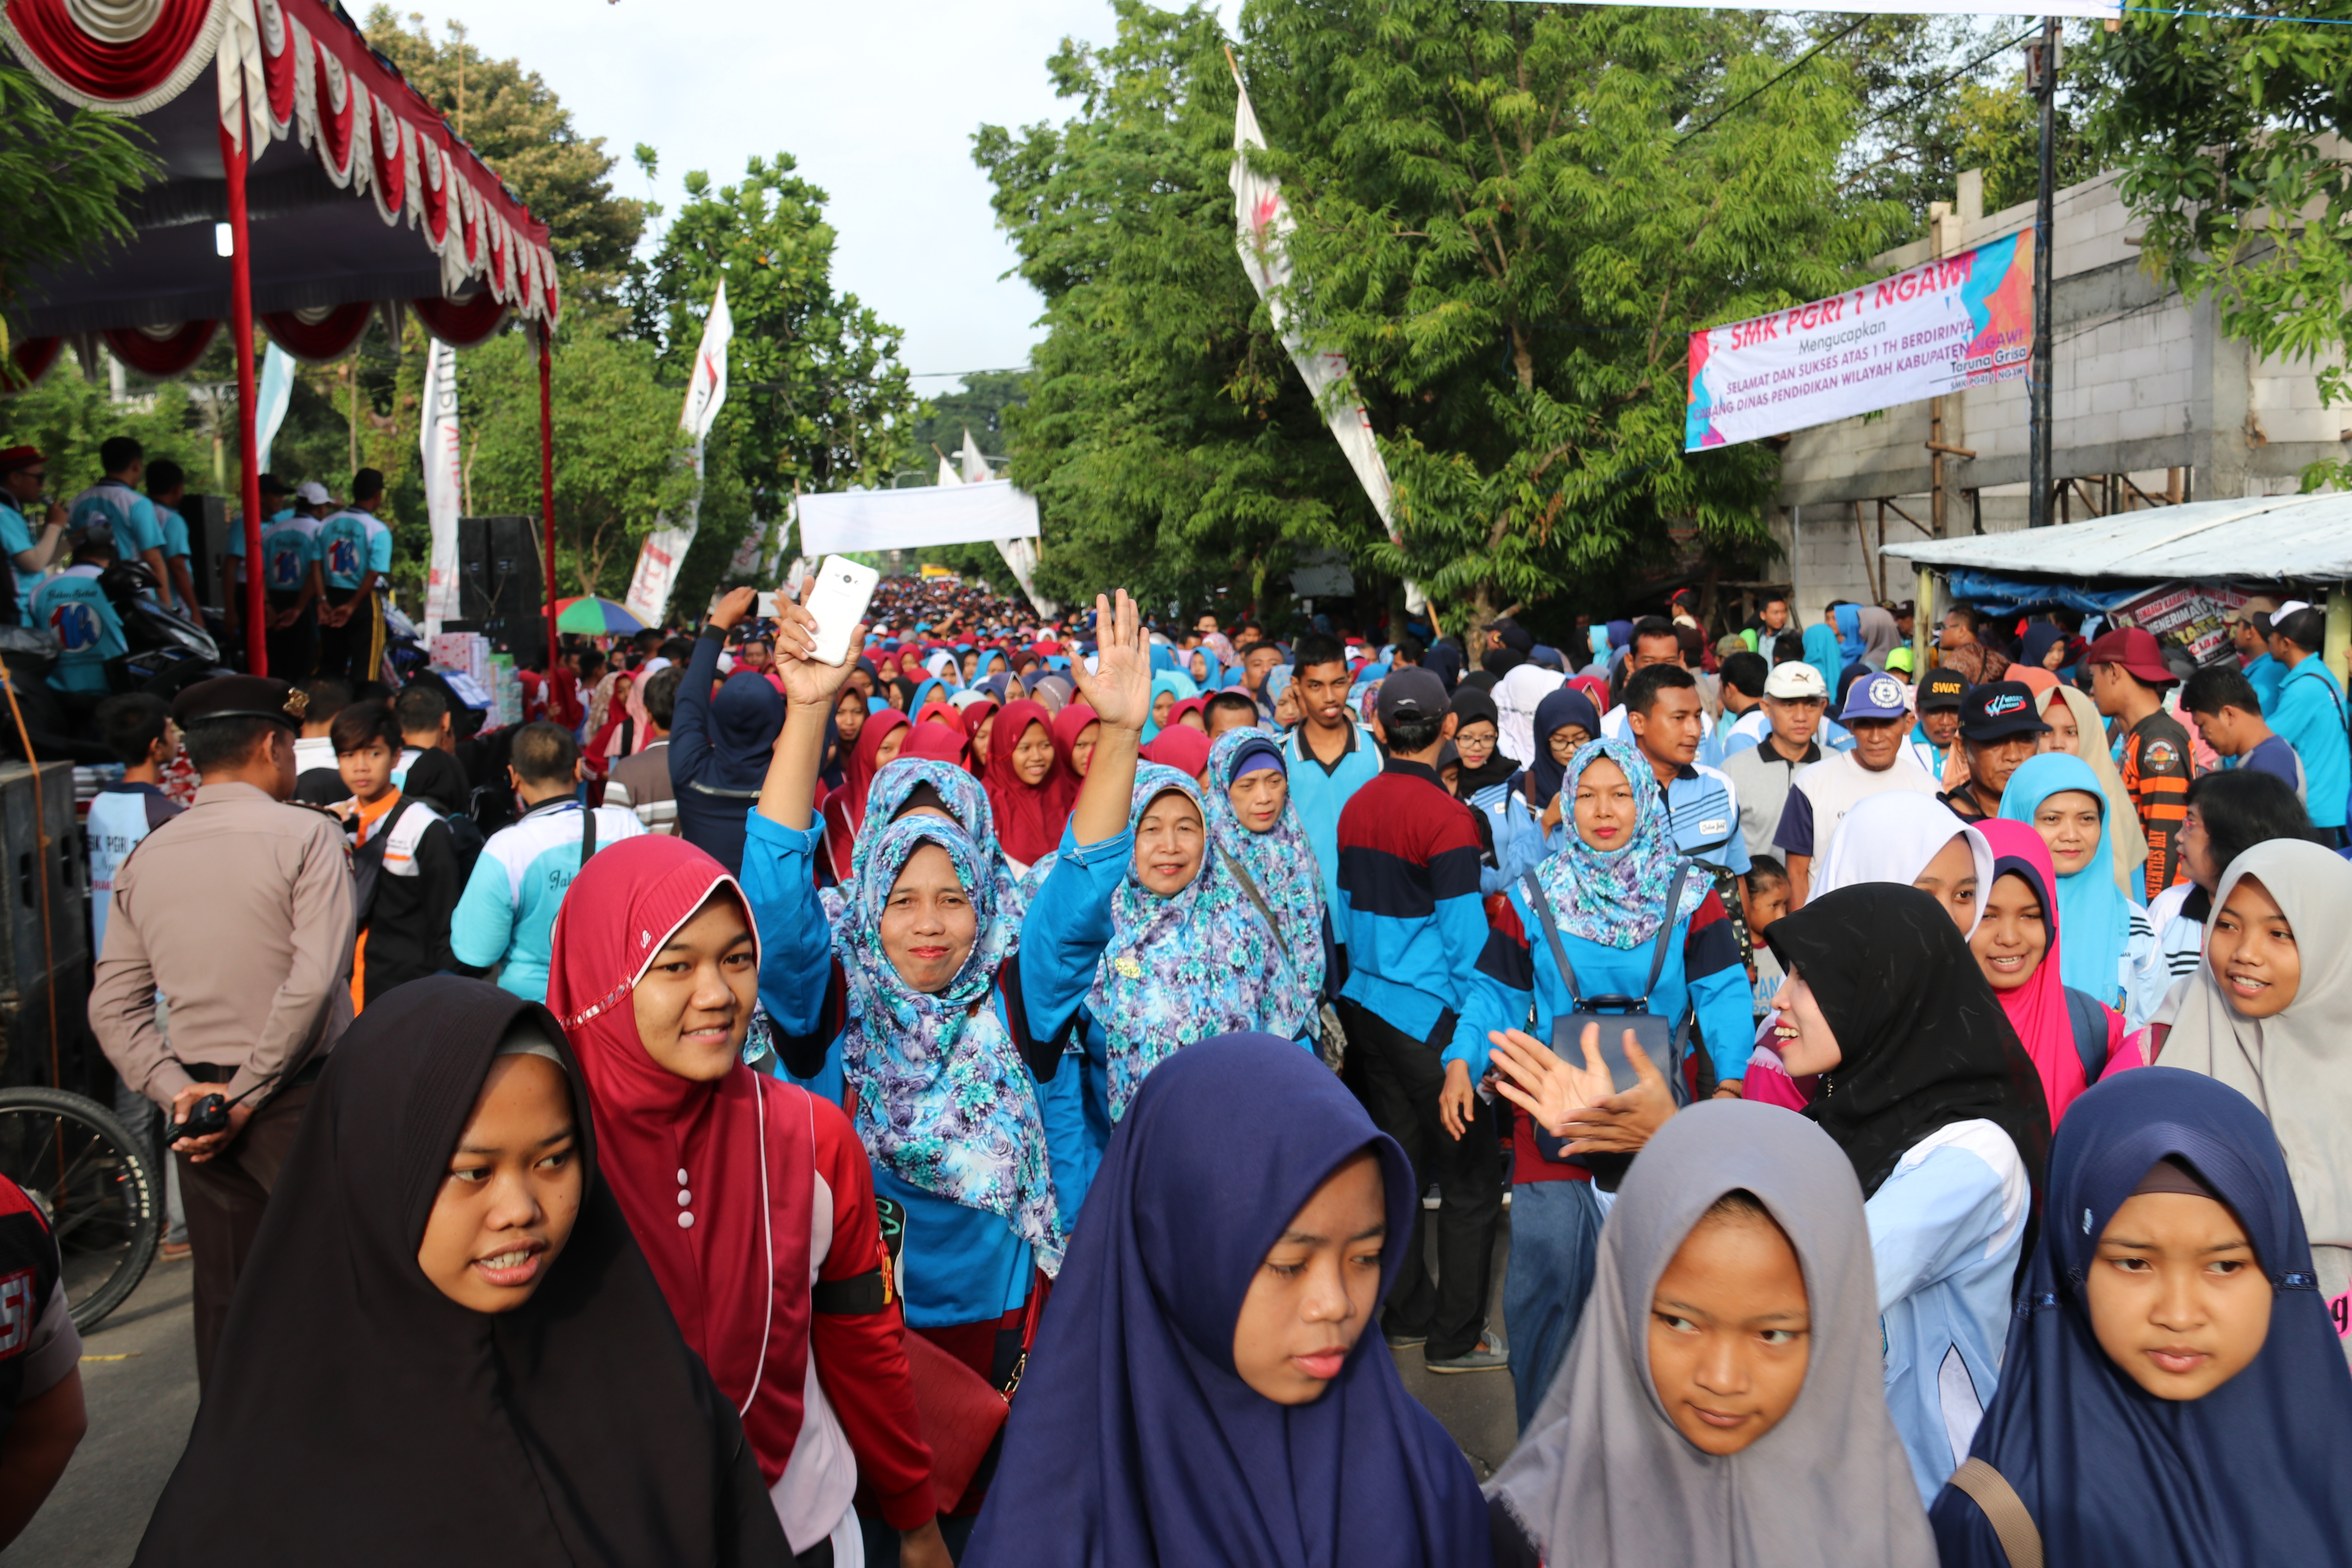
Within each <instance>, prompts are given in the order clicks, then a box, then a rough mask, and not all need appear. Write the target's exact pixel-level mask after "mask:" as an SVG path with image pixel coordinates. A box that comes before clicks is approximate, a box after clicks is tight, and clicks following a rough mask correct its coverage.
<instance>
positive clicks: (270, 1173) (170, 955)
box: [89, 675, 353, 1381]
mask: <svg viewBox="0 0 2352 1568" xmlns="http://www.w3.org/2000/svg"><path fill="white" fill-rule="evenodd" d="M306 700H307V699H306V698H305V697H304V694H303V693H302V692H301V691H299V690H298V689H295V688H294V687H291V686H289V685H288V684H287V683H286V682H285V681H282V680H273V679H267V678H263V677H259V676H250V675H229V676H222V677H219V678H218V679H213V680H206V681H201V682H199V683H197V684H196V685H194V686H191V687H190V688H188V689H187V690H185V691H184V692H182V693H181V694H180V699H179V700H178V701H177V702H175V703H173V707H172V717H173V720H174V721H176V722H177V723H178V724H179V726H180V729H181V731H183V735H184V740H183V744H184V746H185V747H186V749H187V752H188V756H189V760H190V761H192V762H193V763H195V766H196V770H197V772H198V773H199V774H200V775H201V776H202V781H203V782H202V787H201V788H199V789H198V790H197V791H196V803H195V805H194V806H192V807H190V808H189V809H188V810H187V811H186V812H185V813H184V814H182V815H181V816H177V817H174V818H173V820H172V821H170V822H168V823H165V824H164V825H163V827H162V828H160V829H158V830H157V831H155V832H153V833H152V834H150V835H149V836H148V837H147V838H146V840H145V841H144V842H143V843H142V844H141V845H140V846H139V847H138V848H137V849H135V850H133V851H132V852H131V856H130V858H128V859H126V860H124V861H123V862H122V864H121V867H120V868H118V869H117V870H116V872H115V878H114V910H113V914H112V916H111V918H110V919H109V921H107V927H106V946H105V949H104V951H103V952H100V955H99V961H98V976H97V984H96V987H95V989H93V990H92V992H91V993H90V999H89V1021H90V1027H91V1029H92V1030H93V1031H95V1032H96V1034H97V1036H98V1041H99V1045H100V1047H101V1048H102V1049H104V1051H105V1052H106V1056H107V1059H108V1060H109V1061H110V1062H112V1063H113V1064H114V1068H115V1070H116V1071H118V1072H120V1073H121V1075H122V1078H123V1081H124V1082H126V1083H128V1084H130V1085H131V1087H132V1088H133V1089H138V1090H139V1091H140V1092H141V1093H142V1094H144V1095H146V1096H147V1097H148V1098H149V1099H150V1100H153V1101H154V1102H155V1103H156V1104H158V1105H160V1106H162V1107H163V1108H164V1110H166V1112H167V1113H168V1114H169V1115H170V1117H171V1119H172V1121H173V1123H174V1124H177V1123H179V1122H182V1121H186V1120H187V1118H188V1113H189V1111H190V1110H192V1109H193V1108H194V1105H195V1104H196V1102H197V1101H199V1100H202V1099H203V1098H204V1097H205V1096H206V1095H211V1094H219V1095H223V1096H225V1097H226V1099H227V1100H228V1101H229V1108H228V1127H227V1129H226V1131H221V1132H216V1133H214V1134H211V1135H210V1136H207V1137H201V1138H180V1139H178V1140H176V1141H175V1142H173V1145H172V1147H173V1149H174V1150H175V1151H176V1152H178V1154H179V1157H180V1159H179V1164H180V1181H181V1187H182V1193H183V1195H184V1201H185V1204H186V1208H187V1219H188V1238H189V1240H190V1241H191V1242H193V1243H194V1246H195V1254H196V1256H195V1289H194V1295H195V1332H196V1376H197V1378H198V1379H199V1381H201V1380H202V1379H203V1378H204V1377H205V1375H206V1374H207V1373H208V1372H209V1371H210V1367H211V1363H212V1354H213V1347H214V1346H215V1344H216V1343H217V1342H219V1338H220V1331H221V1325H222V1323H223V1321H225V1320H226V1317H227V1315H228V1304H229V1298H230V1296H231V1295H232V1294H233V1293H234V1292H235V1290H236V1278H237V1273H238V1270H239V1269H240V1268H242V1266H243V1264H244V1262H245V1258H246V1254H247V1251H249V1250H250V1249H251V1247H252V1245H253V1238H254V1235H255V1232H256V1231H257V1230H258V1229H259V1227H260V1225H261V1213H262V1209H263V1207H264V1206H265V1205H267V1204H268V1199H269V1189H270V1186H271V1184H273V1183H274V1182H275V1181H276V1180H277V1176H278V1167H279V1166H280V1165H281V1164H282V1163H284V1161H285V1158H286V1154H287V1151H288V1150H289V1148H290V1147H291V1146H292V1144H293V1142H294V1131H295V1128H296V1126H297V1125H298V1124H299V1122H300V1121H301V1117H302V1108H303V1106H304V1104H305V1103H306V1102H308V1100H310V1085H311V1084H312V1083H313V1082H315V1081H316V1080H317V1079H318V1076H319V1073H320V1068H323V1067H324V1066H325V1064H326V1058H327V1053H328V1052H329V1051H330V1050H331V1049H332V1048H333V1047H334V1043H335V1041H336V1040H337V1039H338V1038H339V1037H341V1034H342V1032H343V1028H344V1026H346V1025H348V1024H349V1023H350V1022H351V1017H352V998H351V971H352V935H353V931H352V877H351V868H350V861H349V858H348V856H347V854H346V851H345V849H344V847H343V835H342V831H341V828H340V827H339V826H337V824H336V822H335V820H334V818H332V817H331V816H326V815H325V814H323V813H320V812H314V811H310V810H307V809H305V808H302V807H299V806H292V805H284V804H281V803H283V802H285V801H287V800H289V799H290V798H291V797H292V795H293V794H294V741H295V738H296V736H297V735H299V733H300V731H301V723H302V710H303V707H304V705H305V703H306ZM158 991H161V992H162V993H163V994H164V995H166V996H168V997H170V998H171V1003H172V1033H171V1037H170V1039H169V1040H166V1039H165V1038H164V1037H163V1033H162V1032H161V1031H160V1030H159V1029H157V1027H156V1026H155V994H156V993H157V992H158Z"/></svg>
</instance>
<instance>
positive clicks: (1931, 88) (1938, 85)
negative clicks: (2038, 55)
mask: <svg viewBox="0 0 2352 1568" xmlns="http://www.w3.org/2000/svg"><path fill="white" fill-rule="evenodd" d="M2041 30H2042V24H2040V23H2039V22H2036V23H2035V24H2034V25H2033V26H2031V27H2028V28H2026V29H2025V31H2023V32H2021V33H2020V34H2018V35H2017V37H2013V38H2004V39H2002V40H2001V41H2000V43H1998V44H1995V45H1994V46H1993V47H1990V48H1989V49H1987V50H1986V51H1985V52H1984V53H1982V54H1980V55H1979V56H1978V57H1977V58H1974V59H1972V60H1970V61H1969V63H1968V64H1966V65H1964V66H1962V67H1960V68H1959V69H1958V70H1956V71H1954V72H1953V73H1952V74H1951V75H1949V76H1948V77H1946V78H1944V79H1943V80H1941V81H1938V82H1934V83H1931V84H1929V85H1928V86H1927V87H1924V88H1921V89H1919V90H1918V91H1917V92H1916V93H1913V94H1912V95H1911V96H1910V97H1909V98H1907V99H1906V100H1903V101H1902V102H1901V103H1898V104H1896V105H1895V107H1894V108H1892V109H1890V110H1885V112H1883V113H1879V114H1874V115H1872V116H1871V117H1870V118H1869V119H1868V120H1865V121H1863V122H1862V123H1861V124H1859V125H1857V126H1855V127H1854V128H1853V129H1854V132H1855V133H1856V134H1857V135H1858V134H1860V133H1861V132H1864V131H1867V130H1869V129H1870V128H1871V127H1872V126H1874V125H1875V124H1877V123H1878V122H1879V121H1882V120H1888V119H1892V118H1893V117H1894V116H1895V115H1897V114H1900V113H1902V112H1903V111H1904V110H1906V109H1909V108H1910V107H1911V106H1912V105H1914V104H1916V103H1917V102H1918V101H1919V100H1921V99H1924V98H1926V97H1927V95H1928V94H1929V93H1932V92H1941V91H1942V90H1943V89H1946V88H1948V87H1949V86H1951V85H1952V83H1954V82H1956V81H1958V80H1959V79H1960V78H1962V77H1964V76H1966V75H1968V74H1969V72H1970V71H1972V70H1974V69H1976V68H1977V67H1979V66H1980V65H1982V64H1984V63H1985V61H1987V60H1989V59H1990V58H1993V56H1995V55H1997V54H1999V53H2000V52H2001V50H2003V49H2012V48H2015V47H2017V46H2018V45H2020V44H2021V43H2023V42H2025V40H2026V39H2028V38H2030V37H2033V35H2034V34H2036V33H2038V32H2040V31H2041Z"/></svg>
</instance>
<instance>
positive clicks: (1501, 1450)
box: [0, 1209, 1517, 1568]
mask: <svg viewBox="0 0 2352 1568" xmlns="http://www.w3.org/2000/svg"><path fill="white" fill-rule="evenodd" d="M1503 1212H1504V1224H1503V1238H1502V1239H1503V1245H1499V1246H1497V1247H1496V1249H1495V1280H1494V1289H1493V1292H1492V1299H1493V1301H1494V1303H1495V1305H1494V1307H1493V1309H1492V1310H1493V1312H1494V1316H1495V1319H1496V1321H1497V1322H1498V1323H1499V1322H1500V1321H1501V1318H1502V1300H1503V1286H1502V1279H1503V1261H1504V1256H1505V1254H1506V1253H1507V1251H1508V1250H1509V1248H1508V1239H1509V1231H1510V1220H1509V1215H1510V1211H1509V1210H1508V1209H1506V1210H1504V1211H1503ZM1426 1228H1427V1227H1424V1230H1426ZM1429 1240H1430V1242H1431V1246H1432V1254H1433V1251H1434V1238H1433V1237H1431V1238H1429ZM193 1278H194V1271H193V1270H192V1268H191V1267H190V1266H189V1265H188V1264H186V1263H162V1262H158V1263H157V1264H156V1265H155V1267H154V1268H152V1269H150V1270H149V1271H148V1275H147V1278H146V1279H144V1280H142V1281H141V1282H140V1286H139V1289H137V1290H136V1291H134V1292H133V1293H132V1294H131V1300H128V1301H126V1302H124V1303H123V1304H122V1306H121V1308H120V1309H119V1310H116V1311H115V1312H114V1314H113V1315H112V1316H111V1317H110V1318H108V1319H107V1320H106V1321H105V1322H103V1323H100V1325H99V1326H98V1330H97V1331H96V1332H94V1333H92V1334H90V1335H89V1337H88V1339H87V1340H85V1341H84V1342H83V1345H82V1363H81V1378H82V1389H83V1393H84V1395H85V1397H86V1398H87V1399H88V1401H89V1436H87V1437H84V1438H83V1439H82V1444H81V1447H80V1448H79V1450H78V1451H77V1452H76V1453H75V1455H74V1458H73V1463H72V1465H71V1466H70V1467H68V1468H67V1470H66V1473H65V1478H64V1479H62V1480H60V1481H59V1482H58V1489H57V1490H55V1491H54V1492H51V1493H50V1494H49V1500H48V1502H47V1505H46V1506H44V1507H43V1508H42V1510H41V1511H40V1512H39V1513H37V1514H36V1515H35V1516H34V1518H33V1522H32V1523H31V1525H29V1526H28V1527H27V1528H26V1531H25V1533H24V1534H23V1535H22V1536H20V1537H18V1538H17V1540H16V1544H15V1545H14V1546H11V1547H10V1548H9V1549H8V1550H7V1551H5V1552H0V1568H126V1565H127V1564H128V1563H130V1561H131V1554H132V1553H133V1552H136V1551H137V1550H138V1546H139V1538H140V1535H141V1534H142V1532H143V1531H145V1530H146V1528H147V1516H148V1515H149V1514H150V1513H152V1511H153V1510H154V1507H155V1500H156V1499H158V1498H159V1497H161V1496H162V1495H163V1483H164V1482H165V1481H166V1480H168V1479H171V1474H172V1467H173V1465H175V1464H177V1463H178V1462H179V1458H180V1450H181V1448H182V1447H184V1446H185V1444H186V1442H187V1436H188V1427H189V1426H190V1424H191V1423H192V1422H194V1419H195V1415H196V1357H195V1350H194V1341H193V1339H192V1338H191V1332H192V1331H191V1329H190V1313H189V1299H190V1298H189V1283H190V1281H191V1279H193ZM1373 1331H1374V1332H1378V1330H1377V1328H1376V1329H1374V1330H1373ZM1391 1354H1393V1355H1394V1356H1395V1357H1396V1363H1397V1366H1398V1369H1399V1370H1400V1371H1401V1372H1402V1373H1403V1374H1404V1383H1405V1386H1406V1387H1407V1388H1409V1389H1411V1390H1412V1393H1413V1394H1414V1396H1415V1397H1417V1398H1418V1399H1420V1400H1421V1402H1422V1403H1423V1404H1424V1405H1428V1406H1429V1408H1430V1409H1431V1410H1432V1411H1433V1412H1434V1413H1435V1415H1437V1418H1438V1419H1439V1420H1440V1421H1443V1422H1444V1424H1445V1427H1446V1430H1448V1431H1449V1432H1451V1433H1453V1434H1454V1441H1455V1442H1457V1443H1459V1444H1461V1445H1462V1449H1463V1452H1465V1454H1467V1455H1468V1456H1469V1457H1470V1463H1471V1465H1472V1467H1473V1468H1475V1469H1476V1471H1477V1472H1478V1479H1480V1480H1482V1481H1483V1480H1485V1479H1486V1478H1487V1477H1488V1476H1491V1475H1493V1474H1494V1473H1495V1468H1496V1466H1498V1465H1500V1464H1501V1463H1502V1462H1503V1458H1504V1456H1505V1455H1507V1454H1508V1453H1509V1452H1510V1449H1511V1444H1512V1442H1513V1441H1514V1440H1515V1439H1516V1437H1517V1421H1516V1418H1515V1417H1514V1415H1513V1414H1512V1407H1511V1376H1510V1373H1507V1372H1479V1373H1461V1374H1459V1375H1454V1376H1447V1377H1440V1376H1437V1375H1435V1374H1433V1373H1430V1372H1429V1371H1428V1370H1427V1369H1426V1368H1425V1367H1424V1366H1423V1362H1422V1353H1421V1351H1420V1350H1419V1348H1418V1347H1416V1348H1414V1349H1412V1350H1403V1351H1395V1352H1391Z"/></svg>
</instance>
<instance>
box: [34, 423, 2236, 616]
mask: <svg viewBox="0 0 2352 1568" xmlns="http://www.w3.org/2000/svg"><path fill="white" fill-rule="evenodd" d="M5 461H6V454H5V453H0V467H5ZM2278 613H2279V602H2278V601H2277V600H2276V599H2273V598H2272V597H2271V596H2270V595H2267V594H2257V595H2254V596H2253V597H2252V598H2251V599H2248V600H2247V601H2246V602H2245V603H2244V604H2242V605H2239V606H2238V607H2237V608H2236V609H2234V610H2224V611H2222V612H2221V618H2222V619H2223V620H2224V621H2227V622H2228V623H2229V624H2230V625H2231V626H2243V625H2245V624H2246V623H2247V622H2249V621H2251V620H2252V619H2253V618H2254V617H2255V616H2270V617H2271V618H2273V620H2275V619H2276V618H2277V617H2278Z"/></svg>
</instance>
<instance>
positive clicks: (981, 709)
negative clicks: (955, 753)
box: [963, 697, 996, 778]
mask: <svg viewBox="0 0 2352 1568" xmlns="http://www.w3.org/2000/svg"><path fill="white" fill-rule="evenodd" d="M995 716H996V699H995V698H993V697H983V698H982V699H981V700H979V701H977V702H974V703H972V704H971V705H970V706H968V707H966V708H965V709H964V710H963V732H964V737H965V738H966V739H967V740H969V741H971V755H972V765H973V766H974V767H975V768H977V769H979V770H980V771H981V776H982V778H985V777H987V776H988V774H987V768H988V764H987V763H985V762H983V761H982V760H981V755H980V727H981V726H982V724H985V723H987V722H988V721H989V720H991V719H992V718H994V717H995ZM988 734H989V739H990V740H992V741H993V740H994V739H995V738H996V731H993V730H991V731H989V732H988ZM989 754H990V755H992V756H993V755H994V754H995V749H994V748H993V747H991V748H990V753H989Z"/></svg>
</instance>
